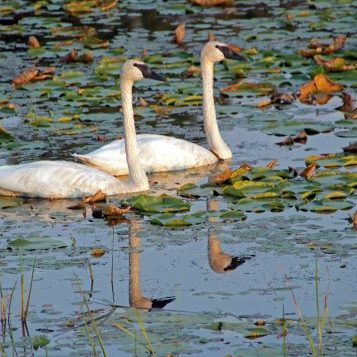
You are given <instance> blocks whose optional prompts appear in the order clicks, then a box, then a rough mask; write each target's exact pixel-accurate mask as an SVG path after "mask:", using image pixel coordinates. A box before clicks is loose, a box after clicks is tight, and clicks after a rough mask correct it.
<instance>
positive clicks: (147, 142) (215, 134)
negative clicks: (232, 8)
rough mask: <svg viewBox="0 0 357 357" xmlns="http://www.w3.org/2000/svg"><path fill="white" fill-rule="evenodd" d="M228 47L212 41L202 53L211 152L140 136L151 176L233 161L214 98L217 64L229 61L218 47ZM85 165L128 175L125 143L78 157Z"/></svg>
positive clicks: (143, 159) (140, 147) (142, 155)
mask: <svg viewBox="0 0 357 357" xmlns="http://www.w3.org/2000/svg"><path fill="white" fill-rule="evenodd" d="M225 46H226V45H225V44H222V43H219V42H215V41H210V42H208V43H207V44H206V45H205V46H204V47H203V49H202V52H201V70H202V81H203V118H204V128H205V132H206V136H207V140H208V144H209V147H210V150H207V149H205V148H204V147H201V146H199V145H197V144H193V143H190V142H188V141H186V140H182V139H176V138H173V137H169V136H163V135H149V134H141V135H138V136H137V139H138V152H139V158H140V163H141V165H142V167H143V169H144V170H145V172H147V173H152V172H166V171H177V170H184V169H188V168H193V167H200V166H206V165H211V164H213V163H215V162H217V161H218V160H220V159H221V160H225V159H230V158H231V157H232V152H231V150H230V149H229V147H228V145H227V144H226V143H225V142H224V140H223V139H222V137H221V135H220V132H219V128H218V125H217V120H216V111H215V105H214V95H213V72H214V68H213V67H214V63H215V62H218V61H222V60H223V59H225V56H224V54H223V53H222V51H221V50H219V48H218V47H225ZM73 156H75V157H77V158H78V159H79V160H81V161H82V162H83V163H85V164H87V165H91V166H94V167H97V168H99V169H100V170H103V171H106V172H108V173H110V174H112V175H117V176H120V175H126V174H127V173H128V167H127V165H126V162H125V152H124V141H123V140H116V141H114V142H112V143H110V144H107V145H104V146H103V147H101V148H99V149H97V150H94V151H92V152H90V153H88V154H84V155H80V154H74V155H73Z"/></svg>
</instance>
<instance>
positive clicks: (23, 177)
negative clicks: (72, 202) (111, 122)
mask: <svg viewBox="0 0 357 357" xmlns="http://www.w3.org/2000/svg"><path fill="white" fill-rule="evenodd" d="M98 190H102V191H103V192H105V193H106V194H107V195H115V194H117V193H128V192H132V191H131V189H130V187H129V185H128V184H127V183H126V182H123V181H120V180H118V179H116V178H115V177H113V176H111V175H109V174H108V173H105V172H103V171H100V170H97V169H95V168H92V167H88V166H85V165H81V164H77V163H75V162H68V161H36V162H30V163H27V164H20V165H8V166H2V167H0V194H3V195H9V196H18V195H20V196H25V197H42V198H76V197H82V196H83V195H88V194H94V193H95V192H97V191H98Z"/></svg>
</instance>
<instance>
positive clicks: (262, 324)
mask: <svg viewBox="0 0 357 357" xmlns="http://www.w3.org/2000/svg"><path fill="white" fill-rule="evenodd" d="M265 324H266V322H265V321H264V320H257V321H255V322H254V325H255V326H265Z"/></svg>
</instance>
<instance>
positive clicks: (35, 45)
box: [28, 36, 41, 48]
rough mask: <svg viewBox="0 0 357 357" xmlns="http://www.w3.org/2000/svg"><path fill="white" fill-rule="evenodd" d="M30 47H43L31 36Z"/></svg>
mask: <svg viewBox="0 0 357 357" xmlns="http://www.w3.org/2000/svg"><path fill="white" fill-rule="evenodd" d="M28 45H29V47H30V48H38V47H41V45H40V42H39V41H38V39H37V38H36V37H35V36H30V37H29V41H28Z"/></svg>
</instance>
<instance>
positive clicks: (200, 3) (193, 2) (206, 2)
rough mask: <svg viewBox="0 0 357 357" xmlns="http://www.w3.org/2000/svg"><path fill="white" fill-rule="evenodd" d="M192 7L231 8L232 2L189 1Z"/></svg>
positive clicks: (212, 0) (211, 0)
mask: <svg viewBox="0 0 357 357" xmlns="http://www.w3.org/2000/svg"><path fill="white" fill-rule="evenodd" d="M190 2H191V3H192V4H194V5H199V6H204V7H211V6H232V5H233V4H234V1H233V0H190Z"/></svg>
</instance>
